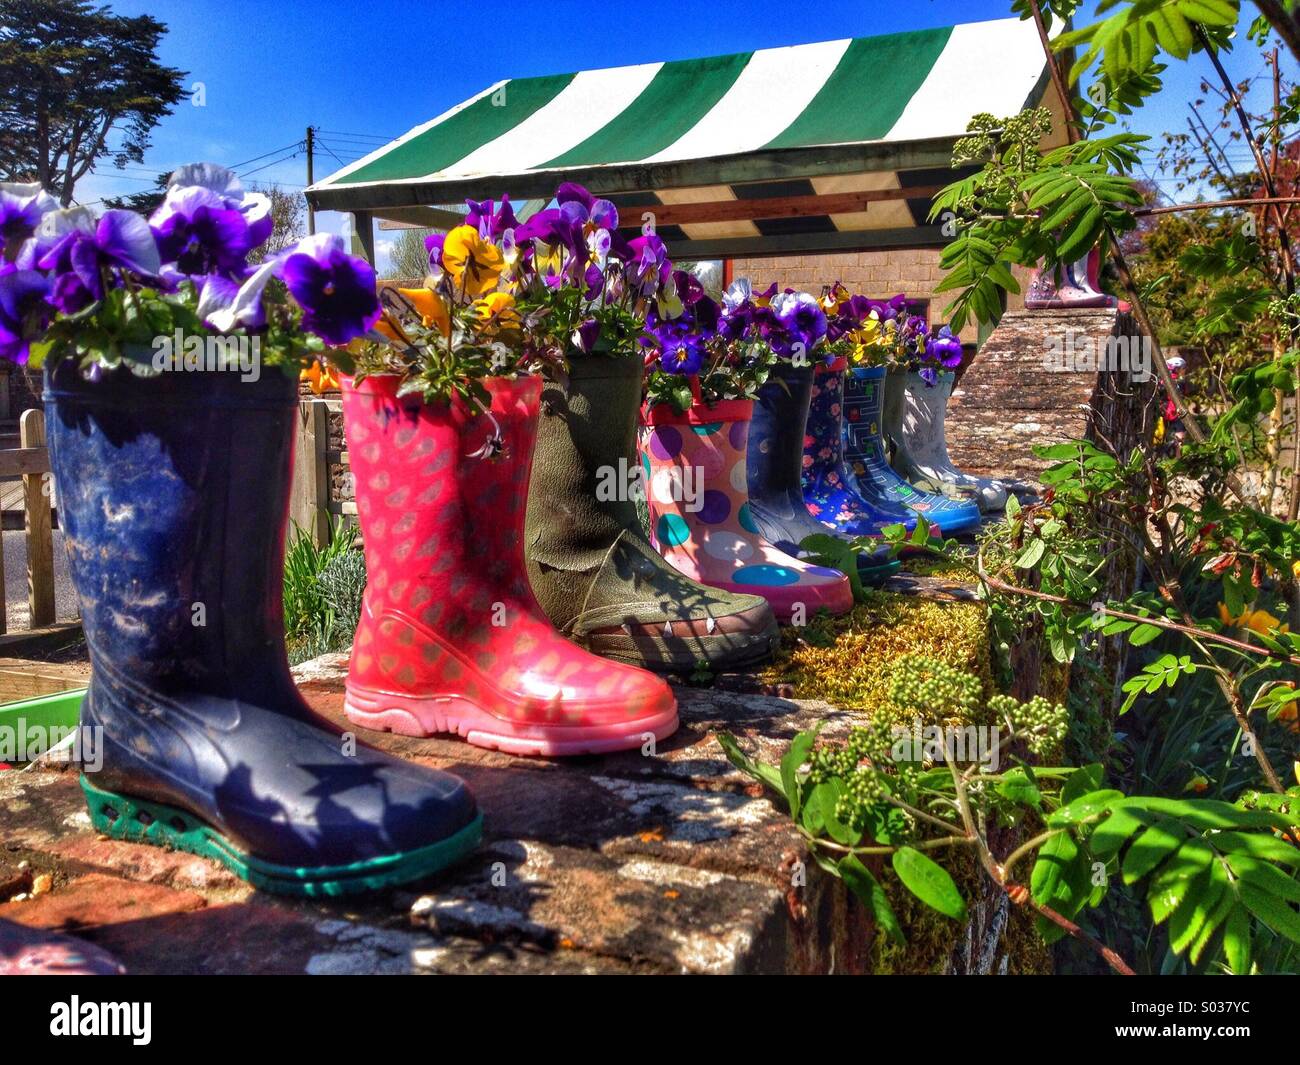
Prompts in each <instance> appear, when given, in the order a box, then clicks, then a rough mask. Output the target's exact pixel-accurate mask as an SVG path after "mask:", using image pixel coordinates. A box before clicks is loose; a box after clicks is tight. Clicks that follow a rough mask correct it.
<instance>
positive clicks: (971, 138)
mask: <svg viewBox="0 0 1300 1065" xmlns="http://www.w3.org/2000/svg"><path fill="white" fill-rule="evenodd" d="M1051 128H1052V118H1051V112H1050V111H1048V110H1047V109H1046V108H1038V109H1037V110H1031V111H1024V112H1022V113H1020V114H1018V115H1012V116H1011V117H1009V118H1003V119H997V118H994V117H993V116H992V115H989V114H980V115H976V116H975V117H974V118H972V119H971V121H970V124H969V126H968V127H967V135H966V136H965V137H963V138H962V139H960V140H959V141H958V142H957V143H956V145H955V146H954V148H953V165H954V166H966V165H970V164H972V163H982V164H983V167H982V169H981V170H979V171H977V172H976V173H975V174H973V175H971V176H970V177H966V178H962V179H960V180H958V181H955V182H953V183H952V184H951V185H949V186H948V187H947V188H945V189H944V190H943V191H941V192H940V193H939V195H938V196H936V197H935V200H934V203H933V205H932V206H931V209H930V219H931V221H938V220H942V221H943V222H944V223H945V224H946V225H949V226H951V227H953V229H954V230H955V236H954V239H953V240H952V241H951V242H950V243H949V244H948V245H947V246H946V247H945V248H944V250H943V253H942V255H941V257H940V265H941V266H942V267H943V268H944V269H945V270H946V271H947V273H946V274H945V276H944V279H943V281H941V282H940V284H939V285H938V287H937V288H936V290H935V291H936V292H950V291H954V290H958V295H957V298H956V299H955V300H954V301H953V302H952V303H951V304H950V305H949V306H948V307H947V308H946V309H945V314H946V315H949V316H951V318H952V326H953V328H954V329H959V328H961V326H962V325H964V324H965V322H966V321H967V319H968V318H970V317H972V316H973V317H974V318H975V319H977V320H979V321H982V322H996V321H997V320H998V319H999V318H1000V317H1001V314H1002V293H1003V292H1018V291H1019V290H1020V289H1019V285H1018V284H1017V283H1016V280H1015V278H1014V277H1013V276H1012V273H1011V266H1012V265H1013V264H1020V265H1024V266H1032V265H1035V264H1037V263H1038V262H1039V261H1040V260H1041V261H1043V262H1045V263H1047V264H1048V265H1049V266H1051V265H1054V264H1056V263H1058V262H1062V261H1070V260H1072V259H1077V258H1078V257H1079V256H1080V255H1081V254H1082V253H1083V252H1086V251H1087V250H1088V249H1089V248H1091V247H1093V245H1095V244H1097V243H1098V242H1099V241H1100V240H1101V238H1102V237H1103V236H1104V235H1105V234H1106V233H1107V232H1117V233H1123V232H1126V231H1127V230H1130V229H1132V228H1133V226H1134V224H1135V223H1134V220H1133V216H1132V214H1131V213H1130V210H1129V209H1130V208H1131V207H1133V206H1136V205H1139V204H1141V203H1142V194H1141V192H1140V191H1139V190H1138V188H1137V185H1136V182H1135V181H1134V179H1133V178H1132V177H1131V176H1130V174H1129V171H1131V170H1132V169H1133V167H1134V166H1135V165H1136V164H1137V161H1138V154H1137V149H1138V147H1139V146H1140V145H1141V144H1142V143H1144V142H1145V140H1146V138H1145V137H1142V136H1138V135H1137V134H1132V133H1117V134H1113V135H1111V136H1109V137H1101V138H1097V139H1094V140H1083V141H1079V142H1078V143H1075V144H1068V145H1063V146H1061V147H1059V148H1054V149H1051V150H1050V151H1047V152H1042V151H1040V149H1039V142H1040V141H1041V139H1042V138H1043V137H1045V136H1046V135H1047V134H1048V133H1049V132H1050V131H1051Z"/></svg>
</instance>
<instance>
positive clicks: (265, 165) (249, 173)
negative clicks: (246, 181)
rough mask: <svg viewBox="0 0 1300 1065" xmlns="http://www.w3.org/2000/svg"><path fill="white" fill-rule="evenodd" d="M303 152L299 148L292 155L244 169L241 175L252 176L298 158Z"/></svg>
mask: <svg viewBox="0 0 1300 1065" xmlns="http://www.w3.org/2000/svg"><path fill="white" fill-rule="evenodd" d="M301 154H302V149H301V148H299V149H298V150H297V151H295V152H293V153H292V154H290V155H286V156H283V157H282V158H280V159H272V160H271V161H270V162H269V163H263V164H262V165H261V166H258V167H254V168H253V169H252V170H246V171H244V173H242V174H240V175H239V176H240V177H241V178H246V177H252V175H254V174H257V173H259V172H261V171H263V170H266V169H267V168H268V167H272V166H276V165H278V164H279V163H287V162H288V161H289V160H290V159H296V158H298V156H300V155H301Z"/></svg>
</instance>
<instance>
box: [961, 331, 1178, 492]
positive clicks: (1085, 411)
mask: <svg viewBox="0 0 1300 1065" xmlns="http://www.w3.org/2000/svg"><path fill="white" fill-rule="evenodd" d="M1139 343H1140V338H1139V336H1138V332H1137V327H1136V324H1135V323H1134V322H1133V319H1132V317H1131V316H1130V315H1128V314H1127V313H1121V312H1120V311H1118V310H1116V309H1112V308H1096V309H1079V310H1053V311H1014V312H1010V313H1008V314H1006V315H1005V316H1004V317H1003V319H1002V321H1001V322H1000V323H999V324H998V327H997V329H996V330H994V332H993V335H992V336H990V337H989V338H988V340H986V341H985V343H984V345H983V347H982V348H980V351H979V354H978V355H977V356H976V357H975V360H974V361H973V362H972V363H971V365H970V366H969V368H968V369H967V370H966V372H965V374H964V375H963V376H962V378H961V380H960V382H959V383H958V385H957V388H956V389H955V390H954V391H953V395H952V401H951V403H950V404H949V406H948V423H947V430H948V451H949V453H950V454H951V456H952V459H953V462H954V463H955V464H956V465H957V466H958V468H960V469H964V470H966V471H968V472H970V473H974V474H979V475H982V476H994V477H1015V478H1024V479H1027V480H1033V479H1035V477H1036V475H1037V474H1039V473H1040V472H1042V470H1043V469H1044V468H1045V467H1046V466H1048V465H1049V464H1050V463H1049V462H1047V461H1046V460H1044V459H1040V458H1037V457H1036V456H1035V455H1034V454H1033V450H1032V449H1033V447H1034V445H1036V444H1054V443H1059V442H1061V441H1064V440H1071V439H1078V438H1084V437H1089V438H1094V439H1096V438H1097V435H1098V433H1100V434H1101V435H1102V436H1104V438H1105V439H1108V440H1110V441H1112V442H1113V443H1114V444H1115V445H1116V446H1117V447H1119V448H1120V449H1121V451H1124V450H1126V449H1127V448H1129V447H1132V446H1133V445H1134V444H1135V443H1137V441H1138V440H1139V439H1141V438H1142V437H1143V435H1144V434H1147V438H1149V433H1150V428H1151V416H1152V406H1153V405H1152V403H1151V399H1152V397H1153V396H1154V394H1155V386H1154V384H1153V383H1152V382H1151V381H1147V382H1145V383H1143V382H1140V381H1137V380H1135V379H1134V377H1133V375H1132V374H1130V373H1129V372H1127V370H1125V369H1107V368H1103V369H1101V370H1096V369H1093V368H1092V365H1093V364H1092V363H1089V362H1088V361H1087V359H1086V357H1085V355H1084V352H1092V351H1097V352H1100V353H1102V357H1103V359H1104V358H1105V353H1106V352H1107V351H1108V350H1110V351H1112V352H1114V353H1115V357H1116V358H1117V359H1123V358H1128V359H1132V358H1140V357H1141V354H1140V352H1139V350H1138V349H1139ZM1124 352H1131V353H1133V354H1132V355H1124V356H1121V353H1124ZM1129 365H1132V363H1131V362H1130V363H1129ZM1080 366H1082V367H1084V368H1082V369H1076V367H1080Z"/></svg>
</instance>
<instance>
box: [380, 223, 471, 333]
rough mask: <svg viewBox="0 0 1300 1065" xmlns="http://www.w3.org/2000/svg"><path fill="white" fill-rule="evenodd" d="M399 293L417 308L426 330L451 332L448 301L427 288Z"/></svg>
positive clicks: (411, 289)
mask: <svg viewBox="0 0 1300 1065" xmlns="http://www.w3.org/2000/svg"><path fill="white" fill-rule="evenodd" d="M464 228H466V229H468V228H469V227H468V226H466V227H464ZM397 291H398V292H400V293H401V294H402V295H403V296H405V297H406V299H407V300H408V302H409V303H410V304H411V306H412V307H414V308H415V312H416V314H418V315H419V316H420V318H421V319H422V320H423V322H424V327H425V328H426V329H434V328H436V329H437V330H438V332H439V333H441V334H442V335H443V336H447V334H449V333H450V332H451V312H450V311H449V310H448V309H447V301H446V300H444V299H443V298H442V297H441V296H439V295H438V294H437V293H436V292H431V291H429V289H427V288H399V289H398V290H397Z"/></svg>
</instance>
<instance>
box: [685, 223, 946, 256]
mask: <svg viewBox="0 0 1300 1065" xmlns="http://www.w3.org/2000/svg"><path fill="white" fill-rule="evenodd" d="M951 239H952V238H951V237H948V236H945V235H944V233H943V227H942V226H916V227H914V228H901V227H900V228H896V229H864V230H858V231H854V232H840V231H837V232H835V233H782V234H781V235H780V236H775V237H720V238H718V239H717V240H677V241H674V240H670V241H666V242H665V243H666V244H667V245H668V254H669V255H670V256H672V258H673V259H691V260H699V259H731V258H736V259H742V258H744V259H749V258H762V257H764V256H777V255H810V254H814V253H818V254H820V253H830V252H844V251H878V250H880V249H882V248H942V247H943V246H944V245H945V244H947V243H948V242H949V241H950V240H951Z"/></svg>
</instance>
